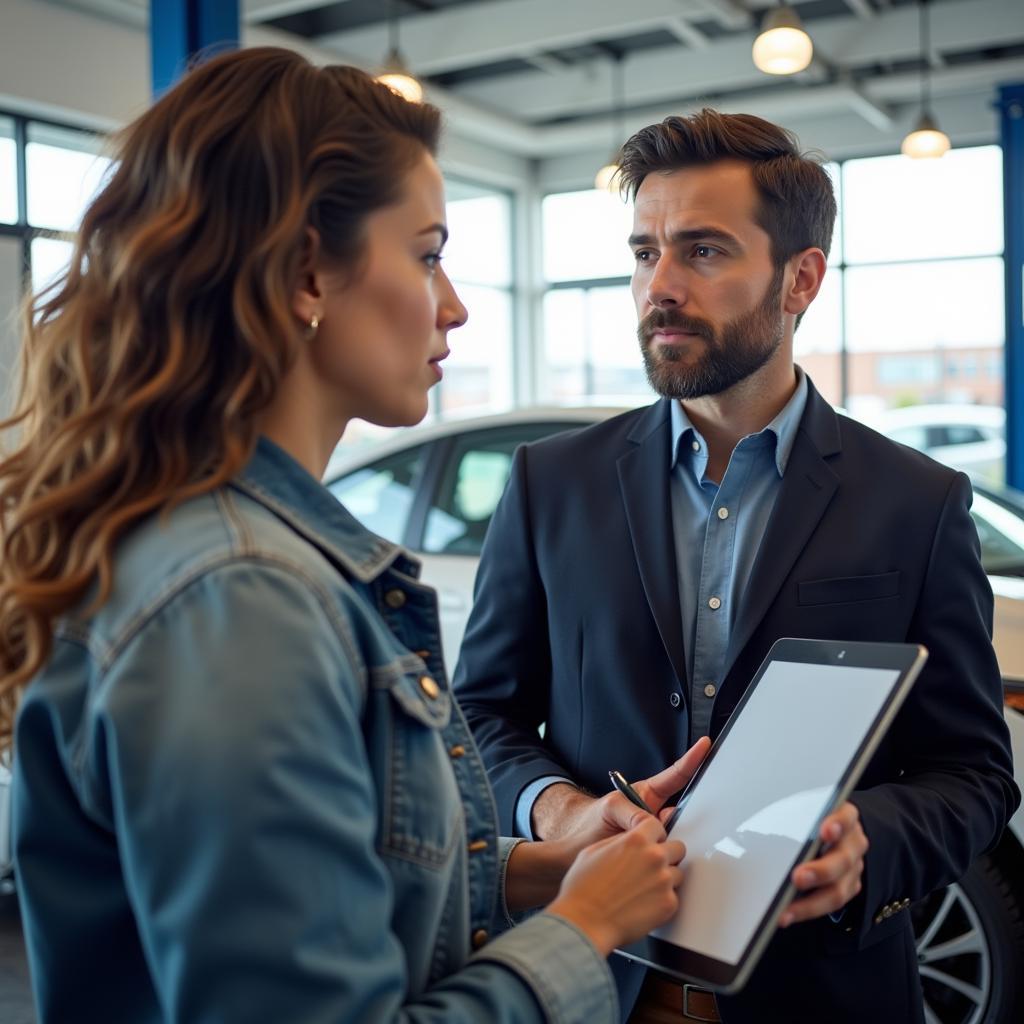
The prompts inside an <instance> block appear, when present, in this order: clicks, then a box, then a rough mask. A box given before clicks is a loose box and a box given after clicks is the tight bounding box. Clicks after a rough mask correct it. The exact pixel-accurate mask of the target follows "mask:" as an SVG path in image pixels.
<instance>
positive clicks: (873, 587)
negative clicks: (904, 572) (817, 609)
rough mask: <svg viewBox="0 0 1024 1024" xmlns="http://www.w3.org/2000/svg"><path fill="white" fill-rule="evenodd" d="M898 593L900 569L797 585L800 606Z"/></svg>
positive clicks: (868, 599)
mask: <svg viewBox="0 0 1024 1024" xmlns="http://www.w3.org/2000/svg"><path fill="white" fill-rule="evenodd" d="M899 593H900V574H899V571H898V570H897V571H896V572H883V573H879V574H877V575H875V576H840V577H836V578H835V579H829V580H808V581H807V582H806V583H798V584H797V602H798V603H799V604H801V605H811V604H848V603H852V602H854V601H878V600H881V599H882V598H886V597H898V596H899Z"/></svg>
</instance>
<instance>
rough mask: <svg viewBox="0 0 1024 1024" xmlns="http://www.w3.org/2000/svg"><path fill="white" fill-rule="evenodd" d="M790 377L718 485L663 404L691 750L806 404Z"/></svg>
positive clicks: (525, 823)
mask: <svg viewBox="0 0 1024 1024" xmlns="http://www.w3.org/2000/svg"><path fill="white" fill-rule="evenodd" d="M796 374H797V387H796V390H795V391H794V392H793V395H792V397H791V398H790V400H789V401H788V402H787V403H786V405H785V407H784V408H783V409H782V411H781V412H779V414H778V415H777V416H776V417H775V418H774V419H773V420H772V421H771V423H769V424H768V425H767V426H766V427H765V428H764V429H763V430H761V431H759V432H758V433H756V434H749V435H747V436H746V437H744V438H741V439H740V441H739V443H738V444H737V445H736V447H735V449H734V450H733V453H732V457H731V458H730V459H729V465H728V467H727V468H726V471H725V475H724V476H723V477H722V480H721V483H718V484H716V483H715V482H714V481H713V480H711V479H709V478H708V476H707V465H708V446H707V442H706V441H705V439H704V437H703V436H702V435H701V433H700V432H699V431H698V430H697V428H696V427H694V425H693V424H692V423H691V422H690V419H689V417H688V416H687V415H686V412H685V411H684V410H683V407H682V404H681V403H679V402H673V403H672V423H671V426H672V448H671V462H670V464H669V467H668V469H669V472H670V473H671V481H670V488H669V490H670V494H671V502H672V533H673V539H674V541H675V548H676V574H677V579H678V583H679V604H680V609H681V611H682V622H681V624H680V625H681V627H682V630H683V641H684V647H685V650H686V671H687V683H688V686H689V692H690V715H689V721H690V735H689V743H691V744H692V743H693V742H694V741H695V740H697V739H698V738H699V737H701V736H705V735H707V734H708V731H709V728H710V724H711V712H712V709H713V708H714V702H715V697H716V696H717V694H718V687H719V685H720V682H721V677H722V671H723V669H724V668H725V656H726V653H727V651H728V648H729V636H730V633H731V631H732V627H733V625H734V624H735V621H736V610H737V605H738V603H739V599H740V597H741V595H742V594H743V592H744V589H745V588H746V585H747V582H748V580H749V579H750V570H751V568H752V567H753V564H754V559H755V558H756V557H757V552H758V548H759V547H760V545H761V538H762V537H763V536H764V531H765V527H766V526H767V525H768V519H769V517H770V516H771V513H772V509H773V508H774V506H775V499H776V497H778V493H779V487H780V485H781V483H782V477H783V475H784V474H785V472H786V464H787V462H788V461H789V455H790V452H791V451H792V450H793V442H794V441H795V439H796V434H797V430H798V429H799V426H800V419H801V417H802V416H803V413H804V406H805V405H806V404H807V378H806V376H805V375H804V373H803V371H802V370H801V369H800V368H799V367H797V369H796ZM556 782H571V780H570V779H566V778H561V777H559V776H556V775H546V776H544V777H543V778H540V779H537V780H535V781H534V782H532V783H530V785H529V786H527V787H526V788H525V789H524V790H523V791H522V793H521V794H520V795H519V799H518V800H517V801H516V816H515V820H516V832H517V833H518V834H519V835H523V836H527V837H529V838H531V839H533V838H535V837H534V835H533V829H532V826H531V821H530V816H531V812H532V810H533V804H534V801H536V799H537V797H538V796H540V794H541V793H542V792H543V791H544V790H545V789H547V787H548V786H550V785H553V784H554V783H556Z"/></svg>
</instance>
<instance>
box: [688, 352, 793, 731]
mask: <svg viewBox="0 0 1024 1024" xmlns="http://www.w3.org/2000/svg"><path fill="white" fill-rule="evenodd" d="M806 402H807V378H806V377H805V376H804V374H803V372H802V371H801V370H799V369H798V370H797V388H796V391H794V393H793V396H792V397H791V398H790V400H789V402H787V403H786V405H785V407H784V408H783V409H782V411H781V412H780V413H779V414H778V415H777V416H776V417H775V418H774V419H773V420H772V421H771V423H769V424H768V425H767V426H766V427H765V428H764V429H763V430H760V431H758V433H756V434H748V435H747V436H746V437H743V438H741V439H740V441H739V442H738V443H737V445H736V447H735V448H734V449H733V453H732V456H731V457H730V459H729V465H728V467H727V468H726V471H725V474H724V476H723V477H722V480H721V482H720V483H715V481H714V480H711V479H710V478H709V477H708V475H707V466H708V446H707V442H706V441H705V439H704V437H703V436H702V435H701V433H700V431H698V430H697V428H696V427H694V425H693V424H692V423H691V422H690V419H689V417H688V416H687V415H686V412H685V410H684V409H683V407H682V404H681V403H679V402H673V403H672V463H671V467H670V469H671V474H672V479H671V484H670V493H671V500H672V533H673V539H674V541H675V547H676V572H677V574H678V581H679V606H680V610H681V612H682V629H683V646H684V650H685V651H686V671H687V677H688V678H687V682H688V685H689V693H690V715H689V721H690V735H689V742H690V743H694V742H695V741H696V740H697V739H698V738H699V737H701V736H706V735H707V734H708V732H709V729H710V725H711V711H712V708H713V707H714V702H715V697H716V696H717V694H718V688H719V686H720V684H721V680H722V675H723V672H724V670H725V668H726V667H727V666H726V665H725V656H726V653H727V651H728V648H729V637H730V634H731V632H732V628H733V626H734V625H735V623H736V614H737V609H738V607H739V603H740V599H741V597H742V595H743V593H744V591H745V590H746V586H747V583H748V581H749V579H750V570H751V569H752V568H753V565H754V560H755V559H756V557H757V552H758V549H759V548H760V546H761V538H762V537H763V536H764V531H765V527H766V526H767V525H768V519H769V517H770V516H771V514H772V509H773V508H774V507H775V499H776V498H777V497H778V493H779V487H780V486H781V484H782V477H783V475H784V474H785V472H786V464H787V462H788V461H789V455H790V452H791V451H792V450H793V442H794V441H795V439H796V433H797V430H798V429H799V426H800V418H801V417H802V416H803V412H804V406H805V405H806Z"/></svg>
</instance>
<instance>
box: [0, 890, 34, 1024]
mask: <svg viewBox="0 0 1024 1024" xmlns="http://www.w3.org/2000/svg"><path fill="white" fill-rule="evenodd" d="M35 1019H36V1017H35V1013H34V1012H33V1010H32V996H31V994H30V992H29V987H28V965H27V964H26V963H25V945H24V943H23V942H22V938H21V918H20V917H19V916H18V902H17V900H16V899H15V897H14V896H8V895H0V1021H3V1024H34V1022H35Z"/></svg>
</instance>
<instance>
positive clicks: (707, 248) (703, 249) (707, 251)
mask: <svg viewBox="0 0 1024 1024" xmlns="http://www.w3.org/2000/svg"><path fill="white" fill-rule="evenodd" d="M693 255H694V256H699V257H700V258H701V259H707V258H708V257H709V256H716V255H718V250H717V249H716V248H715V247H714V246H713V245H696V246H694V248H693Z"/></svg>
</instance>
